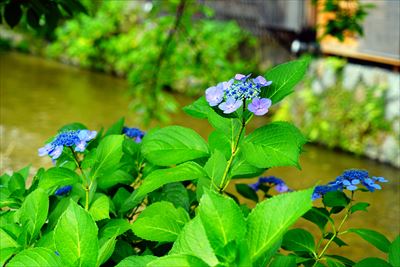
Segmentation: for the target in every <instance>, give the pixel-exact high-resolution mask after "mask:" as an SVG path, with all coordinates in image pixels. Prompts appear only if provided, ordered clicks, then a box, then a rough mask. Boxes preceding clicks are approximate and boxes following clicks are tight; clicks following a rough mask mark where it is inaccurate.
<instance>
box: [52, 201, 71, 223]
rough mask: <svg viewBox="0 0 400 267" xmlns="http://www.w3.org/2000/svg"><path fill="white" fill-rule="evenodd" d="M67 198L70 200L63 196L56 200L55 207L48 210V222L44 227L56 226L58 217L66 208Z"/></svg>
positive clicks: (67, 204)
mask: <svg viewBox="0 0 400 267" xmlns="http://www.w3.org/2000/svg"><path fill="white" fill-rule="evenodd" d="M69 200H70V198H68V197H63V198H61V199H60V200H59V201H58V202H57V204H56V205H55V208H54V209H53V210H52V211H51V212H50V214H49V216H48V222H47V227H46V229H54V227H55V226H56V224H57V222H58V219H59V218H60V216H61V215H62V214H63V213H64V211H65V210H66V209H67V208H68V206H69Z"/></svg>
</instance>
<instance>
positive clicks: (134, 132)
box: [122, 127, 145, 143]
mask: <svg viewBox="0 0 400 267" xmlns="http://www.w3.org/2000/svg"><path fill="white" fill-rule="evenodd" d="M122 133H123V134H125V135H126V136H128V137H129V138H132V139H134V140H135V142H136V143H140V142H142V139H143V137H144V135H145V132H143V131H141V130H140V129H138V128H129V127H124V128H123V129H122Z"/></svg>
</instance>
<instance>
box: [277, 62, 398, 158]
mask: <svg viewBox="0 0 400 267" xmlns="http://www.w3.org/2000/svg"><path fill="white" fill-rule="evenodd" d="M320 63H321V62H320ZM346 64H347V61H346V60H344V59H339V58H335V57H330V58H327V59H326V60H325V62H323V64H318V63H317V62H314V65H313V66H312V67H311V69H310V71H309V74H310V75H308V76H306V78H305V81H304V86H303V87H302V88H301V89H300V92H299V93H298V94H293V95H291V96H290V97H289V98H288V101H286V102H285V103H283V104H282V106H281V108H280V109H279V110H278V111H277V112H276V113H275V114H274V120H289V121H293V122H294V123H295V124H296V125H298V126H299V127H300V128H301V129H302V131H303V133H304V134H305V135H306V136H307V137H308V138H309V139H310V141H312V142H314V143H321V144H324V145H327V146H328V147H331V148H340V149H343V150H346V151H350V152H353V153H355V154H359V155H361V154H364V153H365V152H366V150H367V149H368V146H369V145H371V144H374V146H379V144H381V143H382V141H383V139H384V138H385V137H386V136H387V135H392V134H393V129H392V125H393V121H391V120H387V119H386V118H385V109H384V108H383V107H384V106H385V99H386V93H387V90H388V84H387V83H375V84H368V83H366V82H365V81H364V80H363V79H359V80H357V81H356V82H355V85H354V86H350V87H349V86H346V83H348V82H347V79H349V78H350V77H346V75H345V72H344V67H345V66H346ZM321 65H322V66H321ZM321 67H324V68H325V69H324V70H323V69H321ZM324 72H325V73H326V72H332V74H331V78H333V79H334V80H332V81H329V82H326V81H324V80H327V79H326V75H325V77H321V76H324V74H322V75H321V73H324Z"/></svg>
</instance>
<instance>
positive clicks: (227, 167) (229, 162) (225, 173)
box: [219, 99, 249, 193]
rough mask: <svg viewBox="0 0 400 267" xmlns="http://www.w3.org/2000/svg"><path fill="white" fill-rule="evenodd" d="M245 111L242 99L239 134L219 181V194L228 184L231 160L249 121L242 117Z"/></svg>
mask: <svg viewBox="0 0 400 267" xmlns="http://www.w3.org/2000/svg"><path fill="white" fill-rule="evenodd" d="M245 111H246V99H243V113H242V125H241V126H240V130H239V134H238V136H237V137H236V141H235V143H234V144H233V146H232V154H231V157H230V158H229V160H228V163H227V165H226V168H225V171H224V174H223V176H222V181H221V184H220V185H219V193H222V192H224V191H225V189H226V187H227V186H228V184H229V183H228V173H229V170H230V168H231V166H232V163H233V160H234V158H235V156H236V154H237V152H238V151H239V148H238V147H239V141H240V137H241V136H242V133H243V131H244V129H245V128H246V124H247V122H248V121H249V120H248V121H246V119H245V117H244V112H245Z"/></svg>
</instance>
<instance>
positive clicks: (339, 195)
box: [322, 191, 350, 207]
mask: <svg viewBox="0 0 400 267" xmlns="http://www.w3.org/2000/svg"><path fill="white" fill-rule="evenodd" d="M322 202H323V203H324V204H325V206H327V207H346V206H347V204H349V202H350V199H349V198H348V197H347V196H346V194H345V193H343V192H341V191H332V192H328V193H326V194H325V195H324V196H323V198H322Z"/></svg>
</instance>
